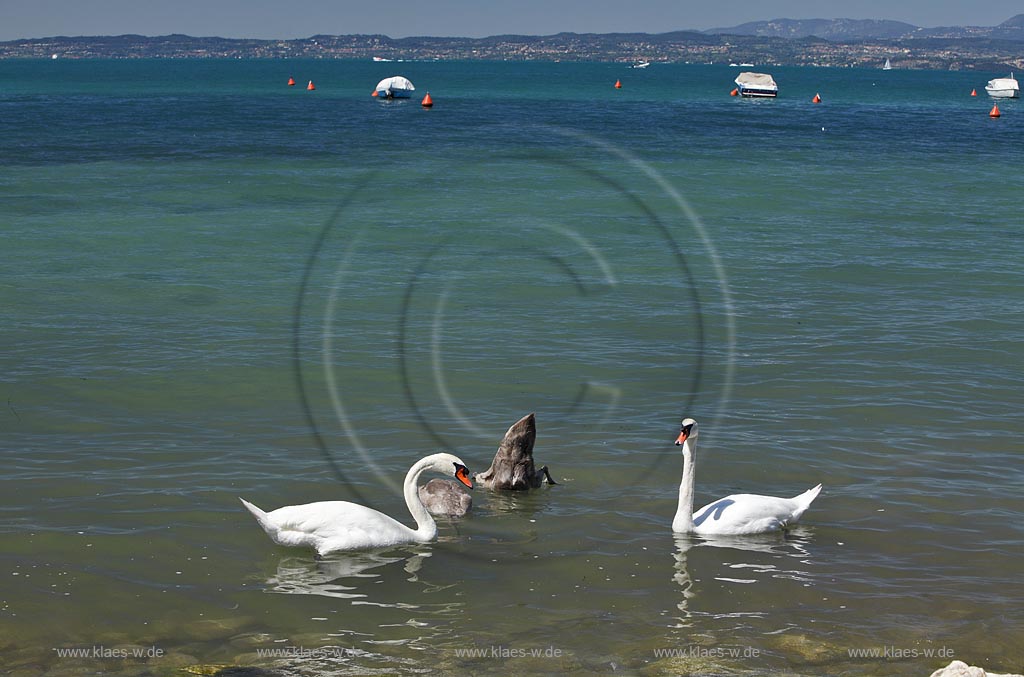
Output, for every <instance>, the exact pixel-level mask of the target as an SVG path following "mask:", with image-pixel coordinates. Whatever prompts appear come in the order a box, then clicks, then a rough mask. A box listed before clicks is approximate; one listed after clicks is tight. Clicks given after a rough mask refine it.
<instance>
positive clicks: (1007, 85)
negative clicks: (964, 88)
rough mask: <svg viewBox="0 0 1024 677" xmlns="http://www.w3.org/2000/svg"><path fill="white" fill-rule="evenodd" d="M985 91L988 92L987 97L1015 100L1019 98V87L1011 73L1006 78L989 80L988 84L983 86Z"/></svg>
mask: <svg viewBox="0 0 1024 677" xmlns="http://www.w3.org/2000/svg"><path fill="white" fill-rule="evenodd" d="M985 91H986V92H988V95H989V96H993V97H995V98H997V99H1017V98H1020V85H1019V84H1017V81H1016V80H1015V79H1014V77H1013V73H1010V77H1008V78H996V79H994V80H989V81H988V84H987V85H985Z"/></svg>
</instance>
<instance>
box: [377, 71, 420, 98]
mask: <svg viewBox="0 0 1024 677" xmlns="http://www.w3.org/2000/svg"><path fill="white" fill-rule="evenodd" d="M415 90H416V88H415V87H413V84H412V83H411V82H409V81H408V80H407V79H406V78H403V77H402V76H401V75H394V76H392V77H390V78H384V79H383V80H381V81H380V82H378V83H377V90H376V91H377V96H378V97H379V98H381V99H408V98H409V97H410V96H412V93H413V92H414V91H415Z"/></svg>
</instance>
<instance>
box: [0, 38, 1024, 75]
mask: <svg viewBox="0 0 1024 677" xmlns="http://www.w3.org/2000/svg"><path fill="white" fill-rule="evenodd" d="M374 57H376V58H377V59H380V60H385V61H387V60H395V61H397V60H402V59H404V60H416V61H436V60H441V61H449V60H487V61H494V60H500V61H585V62H610V63H636V62H640V61H649V62H651V63H652V64H657V63H659V62H660V63H732V62H735V63H747V62H749V63H756V64H760V65H765V66H823V67H844V68H849V67H880V66H881V64H882V63H884V61H885V60H886V59H889V60H890V61H891V63H892V66H893V68H897V69H904V70H906V69H917V70H954V71H956V70H983V71H997V72H998V71H1003V70H1007V71H1008V70H1024V40H1011V39H997V38H992V37H984V36H982V37H925V38H917V37H914V38H898V39H858V40H850V41H835V40H825V39H821V38H816V37H813V36H812V37H801V38H784V37H765V36H760V35H728V34H707V33H699V32H696V31H677V32H673V33H661V34H645V33H629V34H617V33H610V34H576V33H560V34H558V35H550V36H493V37H488V38H432V37H418V38H389V37H388V36H385V35H333V36H332V35H319V36H313V37H310V38H303V39H296V40H254V39H243V38H218V37H192V36H187V35H167V36H157V37H148V36H141V35H120V36H88V37H64V36H59V37H49V38H33V39H25V40H12V41H7V42H0V59H32V58H35V59H59V58H64V59H145V58H162V59H288V58H304V59H366V60H371V59H373V58H374Z"/></svg>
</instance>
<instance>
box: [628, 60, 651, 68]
mask: <svg viewBox="0 0 1024 677" xmlns="http://www.w3.org/2000/svg"><path fill="white" fill-rule="evenodd" d="M650 65H651V62H650V61H641V62H639V63H635V64H633V65H632V66H631V68H647V67H648V66H650Z"/></svg>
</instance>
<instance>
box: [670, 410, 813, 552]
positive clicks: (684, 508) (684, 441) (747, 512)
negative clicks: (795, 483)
mask: <svg viewBox="0 0 1024 677" xmlns="http://www.w3.org/2000/svg"><path fill="white" fill-rule="evenodd" d="M676 444H677V445H679V444H681V445H682V446H683V480H682V482H680V483H679V507H678V508H677V509H676V516H675V519H673V520H672V531H675V532H677V533H684V534H685V533H695V534H731V535H740V534H760V533H764V532H766V531H777V530H779V529H786V528H787V527H790V526H792V525H793V524H795V523H796V522H797V520H799V519H800V516H801V515H803V514H804V511H806V510H807V508H809V507H810V506H811V501H813V500H814V499H815V498H816V497H817V496H818V492H820V491H821V485H820V484H819V485H818V486H816V487H814V488H813V489H808V490H807V491H805V492H804V493H802V494H800V495H799V496H794V497H793V498H776V497H774V496H758V495H756V494H733V495H731V496H726V497H725V498H720V499H718V500H717V501H714V502H712V503H708V504H707V505H705V506H704V507H703V508H701V509H700V510H698V511H697V512H693V478H694V466H695V464H696V459H695V458H694V457H695V455H696V450H697V422H696V421H694V420H693V419H692V418H687V419H684V420H683V424H682V426H681V427H680V429H679V438H678V439H676Z"/></svg>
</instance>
